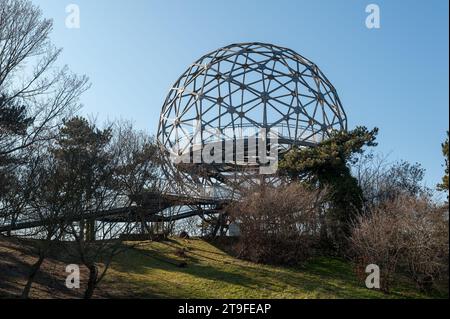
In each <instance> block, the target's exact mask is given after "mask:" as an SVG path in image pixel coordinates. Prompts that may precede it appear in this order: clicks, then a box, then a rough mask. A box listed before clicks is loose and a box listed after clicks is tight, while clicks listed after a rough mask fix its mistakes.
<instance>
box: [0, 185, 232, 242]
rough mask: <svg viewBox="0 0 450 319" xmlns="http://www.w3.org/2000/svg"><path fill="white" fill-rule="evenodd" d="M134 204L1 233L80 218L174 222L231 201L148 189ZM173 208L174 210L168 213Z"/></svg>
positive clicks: (24, 222) (30, 222) (27, 223)
mask: <svg viewBox="0 0 450 319" xmlns="http://www.w3.org/2000/svg"><path fill="white" fill-rule="evenodd" d="M130 199H131V202H132V203H133V204H132V205H130V206H127V207H118V208H112V209H108V210H103V211H95V212H90V211H88V212H84V213H83V214H74V215H70V216H61V217H59V218H52V219H33V218H29V219H20V220H18V221H17V222H15V223H12V224H11V223H10V224H9V225H8V224H7V225H3V226H0V233H2V232H7V231H18V230H24V229H31V228H36V227H42V226H46V225H50V224H55V223H61V224H63V223H66V224H67V223H73V222H80V221H83V220H84V221H87V220H89V221H98V222H105V223H121V222H124V223H130V222H143V221H145V222H170V221H177V220H181V219H184V218H188V217H192V216H202V215H212V214H217V213H220V212H221V211H223V209H224V208H225V207H226V206H227V204H229V203H230V200H229V199H215V198H210V197H191V196H184V195H177V194H162V193H156V192H145V193H142V194H139V195H137V196H130ZM170 208H174V210H173V211H171V212H167V211H168V210H170Z"/></svg>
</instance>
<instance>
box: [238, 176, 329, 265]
mask: <svg viewBox="0 0 450 319" xmlns="http://www.w3.org/2000/svg"><path fill="white" fill-rule="evenodd" d="M323 194H324V192H323V191H322V192H319V191H312V190H308V189H307V188H306V187H304V186H302V185H301V184H290V185H286V186H280V187H273V186H268V185H263V186H258V187H257V188H256V189H255V188H253V189H252V190H251V191H248V192H247V194H245V195H244V197H243V199H242V200H241V201H239V202H238V203H236V204H235V205H233V206H232V207H230V208H229V210H230V214H231V216H232V218H233V220H234V221H235V222H236V223H238V224H239V227H240V233H241V236H240V239H239V241H238V254H239V256H240V257H241V258H244V259H248V260H251V261H254V262H263V263H272V264H294V263H298V262H299V261H302V260H304V259H305V258H307V257H308V256H309V255H311V254H312V251H313V249H314V246H315V244H316V243H317V238H318V235H319V232H320V214H321V213H322V212H321V211H322V207H321V206H322V198H323Z"/></svg>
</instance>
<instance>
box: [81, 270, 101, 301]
mask: <svg viewBox="0 0 450 319" xmlns="http://www.w3.org/2000/svg"><path fill="white" fill-rule="evenodd" d="M86 266H87V267H88V269H89V281H88V284H87V288H86V291H85V292H84V299H91V298H92V295H93V294H94V290H95V286H96V285H97V277H98V268H97V266H96V265H95V264H90V265H86Z"/></svg>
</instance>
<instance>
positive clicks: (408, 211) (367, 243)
mask: <svg viewBox="0 0 450 319" xmlns="http://www.w3.org/2000/svg"><path fill="white" fill-rule="evenodd" d="M448 236H449V229H448V220H447V219H446V217H445V209H443V208H442V207H437V206H435V205H434V204H432V203H431V202H430V200H428V199H427V198H417V197H413V196H407V195H403V196H399V197H397V198H395V199H392V200H388V201H385V202H382V203H380V204H378V205H377V206H374V207H372V208H371V209H369V210H368V211H367V212H366V214H365V215H363V216H361V217H359V218H358V220H357V221H356V223H355V227H354V229H353V232H352V236H351V247H352V252H353V254H354V255H353V257H354V258H355V260H357V264H358V265H359V266H360V267H365V266H366V265H369V264H376V265H378V266H379V267H380V275H381V288H382V289H383V290H384V291H386V292H388V291H389V288H390V285H391V283H392V281H393V278H394V275H395V274H396V273H397V272H399V271H402V272H403V273H407V274H409V275H410V277H411V278H412V279H413V280H414V281H415V282H416V283H417V285H418V287H419V288H420V289H422V290H428V289H430V288H431V286H432V285H433V283H434V282H435V281H436V279H439V278H441V277H442V276H444V275H445V274H446V273H447V272H448V251H449V246H448V245H449V242H448Z"/></svg>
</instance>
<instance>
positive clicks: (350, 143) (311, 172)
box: [279, 127, 378, 243]
mask: <svg viewBox="0 0 450 319" xmlns="http://www.w3.org/2000/svg"><path fill="white" fill-rule="evenodd" d="M377 133H378V129H377V128H375V129H373V130H371V131H369V130H368V129H367V128H365V127H357V128H356V129H354V130H352V131H349V132H344V131H336V132H334V133H332V135H331V137H330V138H329V139H327V140H325V141H324V142H322V143H320V144H319V145H318V146H316V147H312V148H295V149H293V150H291V151H289V152H288V153H287V154H286V155H285V156H284V158H283V159H282V160H281V161H280V164H279V168H280V172H281V173H282V174H285V175H288V176H289V177H291V178H292V179H294V180H301V181H304V182H307V183H309V184H310V185H311V186H315V187H319V188H328V192H329V195H328V196H329V197H328V200H329V207H328V208H327V210H328V212H327V218H328V219H331V220H332V222H330V223H326V222H325V221H323V223H324V224H328V225H329V226H328V229H326V230H327V231H328V232H329V233H331V235H332V236H333V237H334V241H335V242H338V243H339V242H343V240H344V238H345V237H346V236H348V235H349V231H350V229H349V225H350V222H351V221H352V219H353V218H354V217H355V216H356V215H357V214H358V213H359V212H360V211H361V209H362V206H363V194H362V191H361V188H360V187H359V185H358V181H357V179H356V178H354V177H353V176H352V174H351V170H350V165H351V164H354V163H355V161H357V157H356V156H355V155H356V154H360V153H362V152H363V150H364V147H366V146H376V145H377V144H376V142H375V139H376V135H377ZM324 231H325V227H324ZM324 236H325V234H324Z"/></svg>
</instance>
